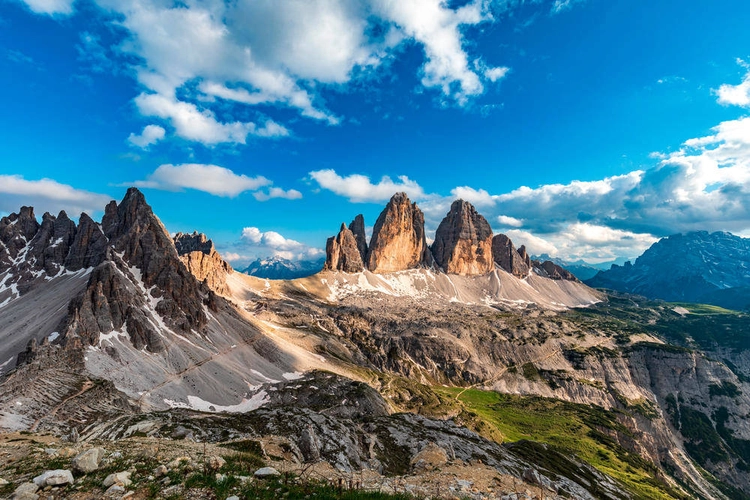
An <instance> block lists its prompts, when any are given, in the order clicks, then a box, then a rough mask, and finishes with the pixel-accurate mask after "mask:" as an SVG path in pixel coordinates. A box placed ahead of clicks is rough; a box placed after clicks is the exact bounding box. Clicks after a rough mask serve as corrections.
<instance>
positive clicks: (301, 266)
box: [240, 257, 326, 280]
mask: <svg viewBox="0 0 750 500" xmlns="http://www.w3.org/2000/svg"><path fill="white" fill-rule="evenodd" d="M325 261H326V259H325V257H321V258H320V259H317V260H298V261H293V260H289V259H284V258H282V257H268V258H265V259H257V260H255V261H253V262H251V263H250V265H249V266H247V267H246V268H245V269H242V270H241V271H240V272H243V273H245V274H249V275H250V276H256V277H258V278H266V279H271V280H292V279H296V278H304V277H306V276H312V275H313V274H315V273H317V272H320V270H321V269H323V264H325Z"/></svg>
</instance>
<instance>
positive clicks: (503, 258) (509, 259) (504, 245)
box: [492, 234, 531, 278]
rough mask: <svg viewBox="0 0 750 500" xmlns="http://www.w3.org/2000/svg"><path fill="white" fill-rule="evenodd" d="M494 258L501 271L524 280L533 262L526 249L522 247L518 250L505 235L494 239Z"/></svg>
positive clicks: (498, 235) (496, 236) (497, 235)
mask: <svg viewBox="0 0 750 500" xmlns="http://www.w3.org/2000/svg"><path fill="white" fill-rule="evenodd" d="M492 258H493V259H494V261H495V263H496V264H497V265H498V266H500V268H501V269H503V270H505V271H507V272H509V273H510V274H512V275H513V276H516V277H518V278H524V277H526V276H528V274H529V269H530V263H531V262H530V260H529V256H528V255H527V254H526V248H525V247H524V246H521V248H519V249H518V250H516V247H515V246H513V242H512V241H511V240H510V238H508V237H507V236H506V235H504V234H496V235H495V237H494V238H492Z"/></svg>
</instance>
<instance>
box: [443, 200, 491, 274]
mask: <svg viewBox="0 0 750 500" xmlns="http://www.w3.org/2000/svg"><path fill="white" fill-rule="evenodd" d="M432 255H433V256H434V257H435V263H436V264H437V265H438V266H440V268H441V269H442V270H443V271H445V272H447V273H451V274H463V275H477V274H487V273H489V272H491V271H492V270H493V269H494V263H493V259H492V229H491V228H490V225H489V223H488V222H487V219H485V218H484V217H482V216H481V215H479V213H477V211H476V209H475V208H474V206H473V205H472V204H471V203H469V202H467V201H463V200H456V201H454V202H453V204H452V205H451V209H450V211H449V212H448V214H447V215H446V216H445V218H444V219H443V221H442V222H441V223H440V225H439V226H438V228H437V231H436V232H435V242H434V243H433V244H432Z"/></svg>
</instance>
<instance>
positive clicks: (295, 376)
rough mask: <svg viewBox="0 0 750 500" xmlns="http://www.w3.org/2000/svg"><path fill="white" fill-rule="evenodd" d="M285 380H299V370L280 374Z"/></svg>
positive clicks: (300, 374) (300, 376)
mask: <svg viewBox="0 0 750 500" xmlns="http://www.w3.org/2000/svg"><path fill="white" fill-rule="evenodd" d="M282 377H284V378H285V379H287V380H299V379H301V378H302V373H301V372H292V373H285V374H283V375H282Z"/></svg>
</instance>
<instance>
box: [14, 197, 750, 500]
mask: <svg viewBox="0 0 750 500" xmlns="http://www.w3.org/2000/svg"><path fill="white" fill-rule="evenodd" d="M466 205H467V206H463V204H459V205H458V206H457V207H456V210H455V212H454V217H453V218H452V222H450V223H448V224H447V226H446V227H447V229H446V230H445V231H444V232H443V234H444V235H446V236H445V238H443V241H444V242H445V243H447V244H445V245H444V246H443V249H444V250H446V249H449V248H451V246H452V247H453V248H454V249H455V248H463V247H461V245H462V243H461V242H462V241H472V238H473V236H477V238H476V241H477V244H478V243H479V242H480V241H481V242H487V241H488V239H487V237H488V236H489V237H491V233H490V234H489V235H486V234H485V233H486V231H484V230H483V229H482V228H481V227H480V226H482V224H481V220H482V219H480V218H479V216H478V214H476V215H473V214H474V213H475V212H472V208H471V207H470V206H468V204H466ZM452 211H453V210H452ZM66 219H67V217H64V216H62V215H60V216H58V217H54V218H53V217H52V216H47V217H46V219H43V221H42V223H41V224H40V223H38V222H36V220H35V218H34V217H33V211H32V210H31V209H28V208H26V209H24V210H22V211H21V212H20V213H19V214H12V215H11V216H9V217H7V218H4V219H3V220H2V221H0V241H2V242H3V246H2V249H3V252H4V253H3V254H2V264H1V265H2V267H0V271H1V272H0V280H1V282H2V283H3V292H2V293H3V294H5V295H2V296H0V299H2V302H0V339H2V341H3V342H2V343H0V348H1V349H2V350H3V352H2V355H3V356H2V358H0V363H2V365H0V369H2V374H3V375H2V379H0V428H3V429H7V430H24V429H35V430H37V431H42V430H46V431H51V432H54V433H56V434H58V435H62V434H64V433H67V432H70V431H72V430H73V429H75V432H76V433H78V435H79V436H81V437H82V439H84V440H89V439H121V438H123V437H126V436H133V435H134V434H136V433H140V434H147V435H153V436H165V435H166V434H167V433H169V434H170V435H171V434H172V433H173V432H176V431H177V428H178V427H179V426H182V427H183V428H185V429H187V431H186V433H185V434H183V435H187V434H188V433H189V432H192V433H193V435H194V436H200V439H202V440H203V439H208V440H211V441H217V442H218V441H226V440H227V439H228V437H229V436H236V437H238V438H248V437H249V436H254V437H261V436H262V437H263V439H265V438H266V437H268V438H269V439H271V437H273V436H275V439H278V438H279V437H280V436H281V437H282V438H283V439H284V440H285V445H284V447H280V448H279V449H281V450H282V451H283V453H282V455H283V454H284V453H287V454H289V457H290V458H291V457H293V458H294V459H295V460H297V461H298V462H304V463H307V462H314V461H316V460H322V461H324V462H326V463H327V464H328V465H329V466H330V467H332V468H334V469H335V468H337V469H339V470H341V471H353V470H360V469H365V470H369V471H375V472H377V473H378V474H381V475H382V476H391V477H393V476H398V477H405V476H407V475H410V474H415V473H418V474H423V477H426V476H424V474H426V473H425V472H424V471H421V472H419V471H418V467H416V464H419V463H420V460H423V461H424V460H427V457H433V458H434V457H436V456H437V457H442V456H443V455H445V456H446V457H448V460H447V461H446V462H444V463H443V462H441V463H443V465H441V467H449V466H450V467H454V466H455V467H460V466H461V464H466V463H467V462H468V463H469V464H472V463H474V464H475V465H478V462H477V460H481V462H482V464H483V465H482V467H486V468H487V469H486V471H487V474H488V475H492V474H497V475H498V477H501V476H502V477H513V478H515V479H517V480H518V481H525V483H526V484H528V485H532V484H535V485H537V486H541V487H542V488H544V489H546V491H547V496H549V497H554V494H560V495H563V494H567V495H569V496H573V497H574V498H689V497H695V498H721V499H723V498H738V499H744V498H746V497H743V496H742V494H743V493H742V491H746V490H748V489H750V475H749V474H748V472H747V470H750V467H749V466H748V465H749V464H750V456H748V453H747V450H748V449H750V447H749V445H748V443H750V427H748V424H747V419H746V417H745V416H746V415H747V414H748V413H750V383H749V382H748V381H750V354H748V352H749V350H748V348H747V345H748V343H747V340H749V339H747V334H746V327H745V326H743V325H746V323H745V322H746V320H747V318H746V317H745V316H743V315H735V316H726V315H724V314H723V313H721V314H719V316H715V313H713V312H709V313H705V312H702V311H700V310H695V311H690V310H687V309H681V308H677V309H673V308H671V307H667V306H665V305H663V304H652V303H648V302H643V301H634V300H633V299H631V298H627V297H625V298H622V297H618V296H612V295H610V296H606V295H604V294H602V293H600V292H596V291H594V290H592V289H590V288H588V287H587V286H585V285H584V284H582V283H580V282H578V281H575V280H572V279H570V277H569V276H566V275H565V274H564V273H563V272H562V270H561V269H559V268H558V267H556V266H550V265H548V264H546V263H538V264H535V263H532V262H531V261H530V260H529V259H528V256H527V255H525V251H524V249H518V250H516V249H515V248H514V247H513V245H512V242H510V241H504V240H502V239H498V238H497V237H494V238H492V239H491V240H489V241H491V242H492V243H495V241H497V245H496V246H497V248H498V249H499V250H502V253H494V252H493V253H492V259H493V261H494V263H495V264H494V265H493V268H492V270H491V271H490V272H488V273H484V274H479V275H474V276H461V275H459V274H450V273H444V272H440V271H438V269H437V267H436V266H433V260H432V252H431V251H430V249H429V248H428V247H427V246H426V241H425V240H424V228H423V222H422V221H421V220H422V217H421V212H420V211H419V209H418V207H416V205H414V204H412V203H411V202H410V201H409V200H408V198H406V196H405V195H403V196H401V195H396V196H394V198H393V199H392V200H391V202H390V203H389V204H388V206H387V207H386V209H385V210H384V212H383V214H381V217H380V218H379V219H378V220H379V223H378V224H376V227H375V231H374V234H373V241H372V243H371V244H370V245H369V247H367V250H366V251H367V255H368V258H367V259H366V261H367V262H366V263H367V264H368V269H365V270H362V271H359V272H345V270H344V271H338V270H333V269H338V268H339V264H337V265H336V266H334V267H333V268H332V269H331V270H329V271H325V272H323V273H320V274H318V275H315V276H311V277H307V278H303V279H298V280H294V281H269V280H265V279H258V278H254V277H251V276H248V275H245V274H242V273H235V272H231V269H229V268H228V266H226V265H224V264H223V263H222V261H220V259H218V257H217V256H216V255H215V252H214V251H213V250H212V245H211V244H210V242H209V240H207V239H206V238H205V237H202V236H201V235H197V234H194V235H187V236H185V235H179V236H178V237H176V238H171V237H170V236H169V234H168V233H167V231H166V230H165V228H164V227H163V225H162V224H161V223H160V222H159V220H158V218H157V217H156V216H155V215H154V214H153V212H152V211H151V208H150V207H149V206H148V204H147V203H146V202H145V200H144V199H143V195H142V194H141V193H140V192H139V191H137V190H135V189H131V190H128V193H127V194H126V196H125V198H124V199H123V200H122V202H121V203H119V204H118V203H116V202H112V203H110V204H109V205H108V206H107V209H106V212H105V216H104V218H103V220H102V223H101V226H99V225H97V224H96V223H94V222H93V221H91V220H90V219H88V218H84V217H82V218H81V221H80V223H79V224H78V226H75V224H74V225H73V226H71V225H70V224H68V223H67V222H66ZM59 220H61V221H62V222H60V223H59V224H58V226H59V229H56V226H55V222H56V221H59ZM45 224H46V225H45ZM43 226H44V227H46V229H45V230H44V231H42V227H43ZM363 227H364V221H363V220H361V218H358V219H355V221H354V222H353V223H352V224H351V225H350V226H349V227H346V226H344V227H342V229H341V231H340V234H339V236H340V238H337V239H336V240H334V241H335V242H336V244H337V245H339V252H338V255H339V257H338V262H341V255H342V253H341V248H342V247H345V249H346V252H345V253H346V259H345V261H346V262H349V259H350V258H351V260H352V261H354V262H356V261H357V259H358V258H359V260H360V261H361V260H362V259H361V256H362V252H363V249H364V248H366V247H365V246H363V245H362V238H361V236H362V234H363V232H364V231H363ZM464 228H469V229H471V228H473V229H471V230H470V231H469V232H468V233H467V234H468V236H461V235H462V234H463V229H464ZM40 233H41V234H40ZM480 234H481V235H483V237H482V238H480V237H479V235H480ZM472 235H473V236H472ZM376 236H377V238H376ZM61 238H62V241H59V240H60V239H61ZM66 238H67V239H66ZM67 242H69V243H67ZM423 243H424V244H423ZM60 246H62V248H67V251H66V252H62V251H61V250H57V248H58V247H60ZM477 248H478V247H477ZM40 249H41V250H40ZM389 249H390V251H396V252H401V251H404V252H405V253H406V255H405V256H401V255H397V256H396V258H393V259H391V258H387V255H386V254H385V252H386V251H389ZM471 251H472V252H473V253H471V255H472V257H471V259H473V260H474V261H478V260H479V259H478V257H479V254H478V252H477V251H476V249H473V250H471ZM490 251H492V247H491V246H490ZM63 253H64V254H65V255H63ZM332 253H333V252H332ZM373 255H375V256H376V257H375V262H376V263H377V265H381V264H382V265H385V266H388V265H393V266H395V267H396V268H399V269H400V270H399V271H397V272H389V273H386V272H382V268H380V269H379V270H378V269H376V271H378V272H372V271H373V270H372V269H370V268H369V266H370V265H371V264H372V262H373V260H372V259H373V257H372V256H373ZM441 255H446V256H448V257H449V259H448V262H454V263H455V262H462V261H461V259H459V260H451V259H452V258H451V255H453V254H452V253H451V251H446V252H443V253H441ZM483 255H484V254H483ZM332 260H333V259H332ZM498 261H499V262H498ZM363 264H364V262H363ZM522 264H523V265H525V266H526V267H527V268H528V270H526V268H524V267H523V265H522ZM68 265H70V267H68ZM462 265H463V264H462ZM506 266H507V269H506ZM402 268H403V269H402ZM209 277H211V278H209ZM71 298H72V299H71ZM582 306H586V307H582ZM701 318H702V319H701ZM709 320H710V321H713V323H711V322H709ZM701 321H703V322H701ZM719 327H720V328H719ZM716 331H721V332H722V336H721V337H718V336H713V337H710V336H709V335H708V334H707V333H706V332H716ZM730 338H731V339H733V340H732V343H729V342H728V341H727V339H730ZM19 354H20V355H19ZM6 359H7V361H4V360H6ZM16 360H17V361H18V363H16ZM16 364H17V366H16ZM323 372H325V373H323ZM480 389H481V390H480ZM451 391H453V392H451ZM492 394H495V395H497V394H505V395H508V394H510V395H513V397H515V398H518V399H516V400H515V401H517V402H518V404H519V406H518V407H516V408H509V409H508V408H506V409H505V410H503V408H502V405H499V404H496V403H492V404H484V402H486V401H492V400H491V399H488V398H491V395H492ZM467 398H469V399H467ZM540 402H541V403H540ZM534 404H545V405H552V407H553V408H559V407H560V405H562V404H564V406H563V407H564V408H566V411H575V412H578V413H577V414H576V415H577V416H576V417H575V419H573V420H565V419H564V418H563V415H557V414H556V418H555V419H552V420H551V421H550V419H548V418H546V419H542V418H539V419H538V420H537V421H535V420H534V419H535V418H538V417H535V416H534V415H532V414H527V415H526V417H527V418H528V422H527V423H525V424H524V425H523V426H521V427H519V428H517V429H509V428H508V427H507V425H508V422H510V421H511V420H512V418H511V417H513V416H514V415H515V414H516V413H513V412H519V411H522V410H521V408H522V405H527V406H529V405H532V406H533V405H534ZM472 405H473V406H472ZM565 405H567V406H565ZM571 408H572V409H574V410H571ZM167 410H168V411H167ZM501 410H502V411H507V412H510V413H505V414H498V413H496V412H499V411H501ZM401 412H406V414H400V413H401ZM548 413H549V412H547V413H546V414H548ZM522 416H523V414H522ZM549 425H553V426H555V425H558V426H559V427H556V428H555V432H546V431H545V432H541V431H539V429H548V428H549ZM582 425H583V426H584V427H583V428H584V429H586V430H585V432H584V431H581V429H582ZM545 426H546V427H545ZM566 426H567V427H566ZM467 428H470V430H469V429H467ZM575 432H581V434H580V435H577V436H578V437H579V438H580V439H578V440H579V441H582V442H584V443H585V446H581V447H578V448H575V446H577V445H576V443H572V444H571V441H570V440H568V441H565V440H564V439H561V438H560V436H563V437H566V436H568V435H570V434H571V433H575ZM140 434H139V435H140ZM524 440H531V441H536V442H528V441H524ZM506 441H511V442H510V443H509V442H506ZM501 444H502V446H501ZM571 446H574V447H572V448H571ZM284 450H285V451H284ZM420 457H421V458H420ZM569 457H578V458H575V459H570V458H569ZM441 460H442V459H441ZM459 461H460V462H459ZM472 461H474V462H472ZM584 461H585V463H584ZM449 462H450V463H449ZM699 467H700V468H702V469H704V470H705V471H708V472H704V471H703V470H701V469H700V468H699ZM410 481H411V479H410ZM484 487H485V488H487V486H484ZM453 493H456V492H455V491H454V492H453ZM469 493H471V494H474V493H476V494H477V498H485V497H486V498H491V496H490V492H489V490H487V489H485V490H483V491H481V492H472V491H469ZM427 494H430V495H432V494H434V492H433V493H427ZM482 495H484V497H483V496H482Z"/></svg>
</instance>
